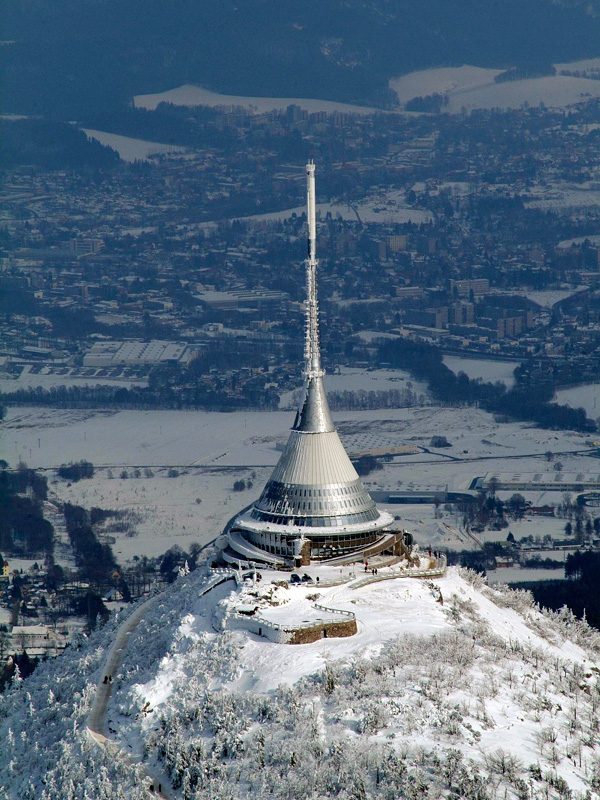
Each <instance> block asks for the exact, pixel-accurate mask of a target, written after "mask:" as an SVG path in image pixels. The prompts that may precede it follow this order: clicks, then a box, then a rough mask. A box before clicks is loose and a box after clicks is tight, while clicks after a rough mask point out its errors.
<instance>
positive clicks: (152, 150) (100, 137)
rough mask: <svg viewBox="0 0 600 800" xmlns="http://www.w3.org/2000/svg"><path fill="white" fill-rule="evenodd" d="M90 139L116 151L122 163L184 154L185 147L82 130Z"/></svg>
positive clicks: (86, 129) (105, 132) (87, 129)
mask: <svg viewBox="0 0 600 800" xmlns="http://www.w3.org/2000/svg"><path fill="white" fill-rule="evenodd" d="M82 130H83V132H84V133H85V134H86V135H87V136H88V138H90V139H95V140H96V141H97V142H100V144H103V145H105V146H106V147H110V148H112V149H113V150H116V151H117V153H118V154H119V158H120V159H121V160H122V161H129V162H133V161H147V160H148V159H149V158H150V156H154V155H159V154H164V153H171V154H173V153H184V152H185V150H186V148H185V147H177V146H176V145H173V144H161V143H160V142H148V141H147V140H146V139H133V138H132V137H130V136H121V135H120V134H117V133H108V132H107V131H95V130H92V129H91V128H82Z"/></svg>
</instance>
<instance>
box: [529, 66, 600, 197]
mask: <svg viewBox="0 0 600 800" xmlns="http://www.w3.org/2000/svg"><path fill="white" fill-rule="evenodd" d="M593 83H596V84H598V93H599V95H600V81H593ZM529 198H530V199H528V200H527V201H526V203H525V205H526V206H527V207H529V208H549V209H555V210H556V211H562V212H569V211H581V209H583V208H590V207H593V208H595V207H597V206H599V205H600V191H598V185H597V183H595V182H593V181H587V182H584V183H567V182H566V181H556V182H553V183H551V184H548V185H544V186H534V187H533V188H532V189H531V191H530V192H529Z"/></svg>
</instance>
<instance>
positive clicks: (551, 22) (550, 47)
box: [0, 0, 600, 119]
mask: <svg viewBox="0 0 600 800" xmlns="http://www.w3.org/2000/svg"><path fill="white" fill-rule="evenodd" d="M0 19H2V23H1V25H2V27H1V30H0V40H2V42H3V43H2V45H0V70H1V72H2V75H3V76H4V79H3V86H2V104H3V106H4V109H3V110H4V111H8V112H14V113H27V114H31V113H43V114H48V115H55V116H56V117H58V118H61V119H65V118H73V117H79V116H80V115H82V114H84V113H89V112H90V111H102V110H114V109H116V108H119V107H121V108H122V107H124V106H126V105H127V104H128V103H130V102H131V98H132V96H133V95H134V94H142V93H147V92H157V91H163V90H165V89H170V88H172V87H174V86H178V85H180V84H183V83H196V84H201V85H203V86H205V87H207V88H209V89H212V90H215V91H220V92H225V93H232V94H252V95H279V96H286V97H287V96H290V97H293V96H296V97H320V98H327V99H334V100H339V101H350V102H356V103H363V104H369V105H372V104H376V105H382V106H385V105H390V104H391V103H392V102H393V98H394V96H393V94H392V93H391V92H390V91H389V89H388V80H389V78H390V77H392V76H394V75H399V74H402V73H406V72H409V71H411V70H417V69H422V68H426V67H431V66H443V65H458V64H462V63H470V64H477V65H479V66H493V67H497V68H499V69H507V68H511V67H517V68H519V69H525V70H526V69H527V67H528V65H530V64H533V65H538V64H540V63H552V62H555V61H559V60H562V61H570V60H575V59H579V58H584V57H592V56H598V55H600V3H599V2H598V0H592V2H580V1H579V0H502V2H498V0H318V2H317V0H306V1H305V2H303V3H296V2H290V0H219V2H215V0H203V2H199V1H198V0H170V1H169V2H168V3H165V2H161V0H54V2H52V3H48V2H47V0H3V10H2V13H1V14H0Z"/></svg>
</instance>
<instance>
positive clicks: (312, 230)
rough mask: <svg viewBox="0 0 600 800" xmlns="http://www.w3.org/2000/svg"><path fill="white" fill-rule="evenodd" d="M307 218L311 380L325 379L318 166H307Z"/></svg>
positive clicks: (307, 353)
mask: <svg viewBox="0 0 600 800" xmlns="http://www.w3.org/2000/svg"><path fill="white" fill-rule="evenodd" d="M306 217H307V222H308V255H307V258H306V332H305V341H304V372H305V376H306V379H307V380H310V379H311V378H320V377H322V376H323V374H324V373H323V370H322V369H321V350H320V345H319V304H318V301H317V265H318V261H317V218H316V201H315V164H314V162H313V161H309V162H308V164H307V165H306Z"/></svg>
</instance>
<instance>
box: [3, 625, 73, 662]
mask: <svg viewBox="0 0 600 800" xmlns="http://www.w3.org/2000/svg"><path fill="white" fill-rule="evenodd" d="M11 638H12V648H13V650H14V651H15V652H17V653H21V652H23V651H25V652H26V653H27V655H28V656H30V657H32V658H34V657H36V656H55V655H58V654H59V653H60V652H62V651H63V650H64V649H65V647H66V645H67V641H66V639H65V638H64V637H62V636H59V634H57V633H55V632H54V631H53V630H51V629H50V628H49V627H48V626H47V625H15V626H14V627H13V629H12V631H11Z"/></svg>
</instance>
